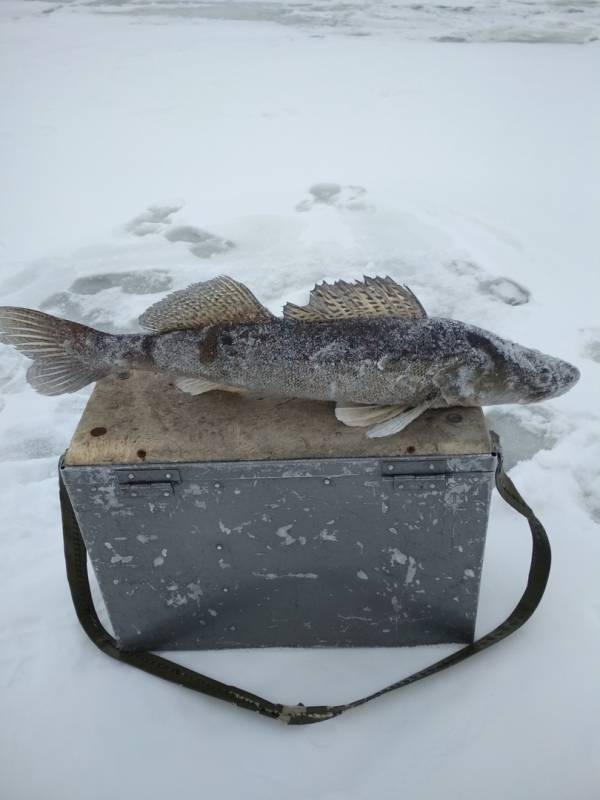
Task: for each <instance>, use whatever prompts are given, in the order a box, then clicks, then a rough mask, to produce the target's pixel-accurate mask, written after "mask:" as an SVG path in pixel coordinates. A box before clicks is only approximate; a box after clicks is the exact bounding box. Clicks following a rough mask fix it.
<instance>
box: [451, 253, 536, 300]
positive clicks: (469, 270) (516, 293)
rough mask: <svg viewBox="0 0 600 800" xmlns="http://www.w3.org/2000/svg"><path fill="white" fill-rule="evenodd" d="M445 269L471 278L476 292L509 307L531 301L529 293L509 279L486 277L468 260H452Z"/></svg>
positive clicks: (482, 271)
mask: <svg viewBox="0 0 600 800" xmlns="http://www.w3.org/2000/svg"><path fill="white" fill-rule="evenodd" d="M446 269H447V270H449V271H450V272H453V273H454V274H455V275H458V276H460V277H467V278H472V279H473V281H474V282H475V286H476V289H477V291H478V292H479V293H480V294H482V295H487V296H488V297H491V298H492V299H493V300H498V301H499V302H501V303H506V305H509V306H522V305H525V304H526V303H529V301H530V300H531V292H530V291H529V289H526V288H525V286H522V285H521V284H520V283H517V282H516V281H513V280H512V279H511V278H504V277H502V276H499V277H496V278H490V277H487V274H486V272H485V270H483V269H482V267H480V266H479V265H478V264H475V263H474V262H473V261H468V260H454V261H450V262H449V263H448V264H446Z"/></svg>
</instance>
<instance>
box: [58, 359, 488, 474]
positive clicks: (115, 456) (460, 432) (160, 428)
mask: <svg viewBox="0 0 600 800" xmlns="http://www.w3.org/2000/svg"><path fill="white" fill-rule="evenodd" d="M333 409H334V404H333V403H330V402H316V401H312V400H298V399H289V398H283V397H264V398H252V399H251V398H247V397H243V396H240V395H236V394H232V393H229V392H209V393H207V394H203V395H198V396H191V395H188V394H184V393H183V392H181V391H179V390H178V389H177V388H176V387H175V386H174V385H173V381H172V380H170V379H169V378H167V377H165V376H160V375H153V374H150V373H143V372H134V373H131V374H130V377H129V378H127V379H125V380H123V379H120V378H118V377H116V376H110V377H107V378H104V379H103V380H101V381H99V382H98V383H97V384H96V387H95V389H94V391H93V393H92V395H91V397H90V399H89V401H88V403H87V406H86V408H85V410H84V412H83V415H82V417H81V420H80V422H79V425H78V427H77V430H76V431H75V434H74V436H73V439H72V441H71V443H70V445H69V449H68V451H67V453H66V456H65V464H66V465H72V466H74V465H81V466H84V465H92V464H135V463H137V464H141V463H173V462H190V461H260V460H265V459H268V460H270V459H302V458H362V457H365V458H366V457H383V458H386V457H398V456H405V455H411V456H413V455H434V454H438V455H469V454H482V453H489V452H490V449H491V444H490V438H489V433H488V429H487V426H486V422H485V417H484V416H483V413H482V411H481V409H480V408H454V409H453V408H448V409H432V410H430V411H428V412H426V413H425V414H423V415H422V416H421V417H419V419H417V420H416V421H415V422H413V423H412V424H411V425H410V426H409V427H408V428H407V429H406V430H404V431H402V432H401V433H399V434H396V435H395V436H390V437H387V438H382V439H368V438H367V436H366V435H365V429H364V428H349V427H347V426H345V425H343V424H342V423H340V422H338V421H337V420H336V418H335V416H334V413H333Z"/></svg>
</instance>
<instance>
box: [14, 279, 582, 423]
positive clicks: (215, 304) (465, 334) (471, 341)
mask: <svg viewBox="0 0 600 800" xmlns="http://www.w3.org/2000/svg"><path fill="white" fill-rule="evenodd" d="M139 322H140V324H141V325H142V327H144V328H146V329H147V330H148V331H150V333H147V334H123V335H116V334H110V333H103V332H102V331H98V330H95V329H94V328H89V327H87V326H86V325H80V324H79V323H76V322H69V321H68V320H64V319H59V318H57V317H53V316H50V315H48V314H44V313H42V312H40V311H33V310H30V309H26V308H13V307H0V342H2V343H4V344H9V345H13V346H14V347H15V348H16V349H17V350H19V351H20V352H21V353H23V354H24V355H26V356H27V357H28V358H31V359H33V364H31V366H30V367H29V369H28V371H27V380H28V382H29V383H30V384H31V386H32V387H33V388H34V389H35V390H36V391H38V392H40V393H41V394H45V395H58V394H63V393H65V392H76V391H77V390H78V389H81V387H83V386H85V385H86V384H88V383H92V382H93V381H97V380H100V379H101V378H103V377H104V376H106V375H109V374H110V373H115V372H124V371H127V370H132V369H133V370H136V369H140V370H150V371H154V372H165V373H169V374H171V375H173V376H174V378H175V381H176V384H177V386H178V387H179V388H180V389H181V390H182V391H184V392H188V393H190V394H201V393H203V392H209V391H212V390H215V389H219V390H222V391H234V392H252V393H260V394H272V395H283V396H288V397H303V398H308V399H313V400H331V401H335V403H336V410H335V414H336V417H337V419H338V420H340V421H341V422H343V423H345V424H346V425H351V426H360V427H366V428H368V433H367V435H368V436H370V437H376V436H389V435H391V434H394V433H397V432H398V431H401V430H402V429H403V428H405V427H406V426H407V425H409V424H410V423H411V422H412V421H413V420H414V419H416V418H417V417H418V416H419V415H420V414H422V413H423V412H424V411H425V410H427V409H428V408H440V407H447V406H481V405H496V404H500V403H535V402H538V401H540V400H545V399H547V398H550V397H558V396H559V395H561V394H564V392H566V391H567V390H568V389H570V388H571V387H572V386H573V385H574V384H575V383H576V382H577V380H578V379H579V371H578V369H577V368H576V367H574V366H572V365H571V364H569V363H567V362H566V361H561V360H560V359H559V358H554V357H553V356H548V355H544V354H543V353H541V352H539V351H538V350H531V349H529V348H526V347H522V346H521V345H518V344H515V343H513V342H510V341H507V340H505V339H502V338H500V337H499V336H496V335H494V334H493V333H489V332H488V331H485V330H482V329H481V328H477V327H475V326H473V325H467V324H466V323H464V322H458V321H457V320H453V319H444V318H435V317H432V318H429V317H427V314H426V313H425V310H424V309H423V306H422V305H421V303H420V302H419V301H418V300H417V298H416V297H415V295H414V294H413V293H412V292H411V291H410V289H408V288H407V287H405V286H400V285H399V284H397V283H396V282H395V281H393V280H392V279H391V278H389V277H387V278H367V277H365V279H364V280H363V281H356V282H355V283H346V282H345V281H336V283H334V284H327V283H322V284H320V285H317V286H315V288H314V289H313V290H312V292H311V294H310V301H309V303H308V305H306V306H297V305H294V304H292V303H287V304H286V306H285V308H284V310H283V318H279V317H275V316H273V314H271V313H270V311H268V310H267V309H266V308H265V307H264V306H263V305H261V303H260V302H259V301H258V300H257V299H256V297H254V295H253V294H252V293H251V292H250V290H249V289H247V288H246V287H245V286H243V285H242V284H241V283H238V282H237V281H234V280H233V279H231V278H228V277H224V276H221V277H218V278H214V279H213V280H209V281H205V282H203V283H196V284H193V285H192V286H189V287H188V288H187V289H184V290H182V291H177V292H173V293H172V294H170V295H168V296H167V297H165V298H164V299H163V300H160V301H159V302H158V303H156V304H155V305H153V306H151V307H150V308H149V309H148V310H147V311H145V312H144V313H143V314H142V316H141V317H140V320H139Z"/></svg>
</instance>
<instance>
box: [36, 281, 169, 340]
mask: <svg viewBox="0 0 600 800" xmlns="http://www.w3.org/2000/svg"><path fill="white" fill-rule="evenodd" d="M172 284H173V280H172V278H171V276H170V275H169V273H168V272H166V271H165V270H159V269H150V270H138V271H137V272H133V271H130V272H105V273H99V274H98V275H86V276H84V277H81V278H76V280H74V281H73V283H72V284H71V286H70V287H69V289H68V290H67V291H63V292H56V293H54V294H52V295H50V297H47V298H46V299H45V300H43V301H42V302H41V303H40V309H41V310H42V311H47V312H48V313H49V314H54V315H56V316H59V317H66V318H67V319H75V320H77V321H78V322H83V323H84V324H85V325H93V326H94V327H97V328H100V329H101V330H106V331H109V332H111V331H115V330H116V328H115V325H114V321H113V320H112V318H111V311H110V305H112V303H113V302H114V301H113V300H111V301H110V303H106V304H105V305H104V307H103V306H102V305H96V306H94V307H91V306H90V302H89V300H86V297H89V296H93V295H99V294H101V293H102V292H105V291H107V290H109V289H120V290H121V291H122V292H124V293H125V294H135V295H143V294H157V293H158V292H164V291H167V289H170V288H171V286H172Z"/></svg>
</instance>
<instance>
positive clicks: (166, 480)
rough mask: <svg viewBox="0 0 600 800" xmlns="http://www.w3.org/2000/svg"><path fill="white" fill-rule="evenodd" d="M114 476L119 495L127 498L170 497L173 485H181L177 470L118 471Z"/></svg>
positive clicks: (145, 469) (173, 490)
mask: <svg viewBox="0 0 600 800" xmlns="http://www.w3.org/2000/svg"><path fill="white" fill-rule="evenodd" d="M116 475H117V480H118V481H119V488H120V490H121V493H122V494H124V495H126V496H127V497H140V498H147V497H160V496H162V497H170V496H171V495H172V494H174V493H175V484H176V483H181V476H180V474H179V470H177V469H156V468H144V469H135V468H134V469H118V470H116Z"/></svg>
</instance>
